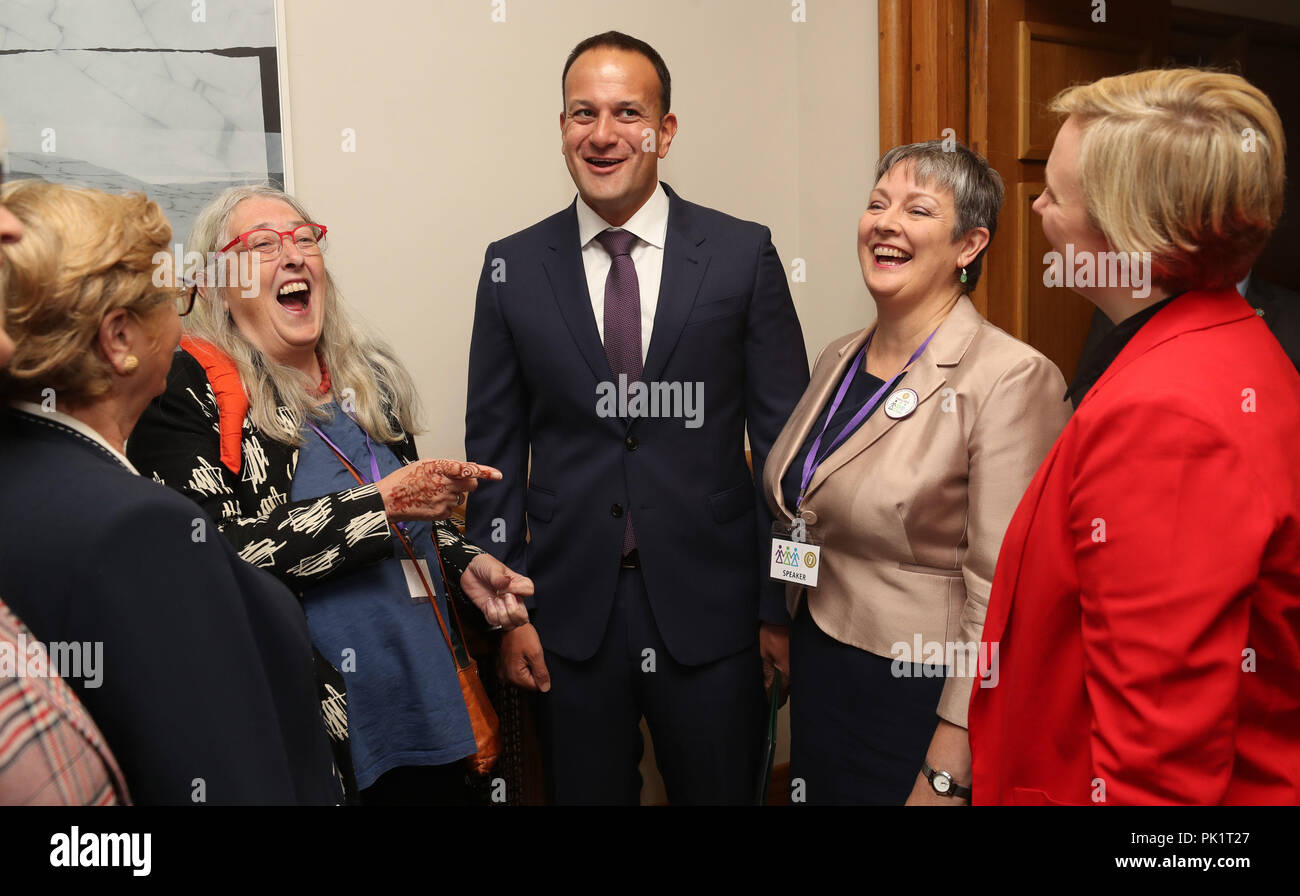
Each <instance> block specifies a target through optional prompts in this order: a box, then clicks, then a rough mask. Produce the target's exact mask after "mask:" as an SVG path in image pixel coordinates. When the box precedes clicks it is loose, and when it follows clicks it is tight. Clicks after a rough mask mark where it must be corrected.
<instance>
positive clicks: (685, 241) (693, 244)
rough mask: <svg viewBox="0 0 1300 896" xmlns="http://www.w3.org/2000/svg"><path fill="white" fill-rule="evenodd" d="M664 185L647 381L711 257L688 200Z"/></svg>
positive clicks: (678, 330) (660, 365)
mask: <svg viewBox="0 0 1300 896" xmlns="http://www.w3.org/2000/svg"><path fill="white" fill-rule="evenodd" d="M663 186H664V192H665V193H667V194H668V235H667V237H666V238H665V239H664V266H663V273H662V275H661V276H660V279H659V302H658V304H657V306H656V308H655V322H654V330H653V332H652V333H651V336H650V350H649V351H648V352H647V353H646V359H645V366H644V371H643V373H642V376H641V378H642V379H643V380H645V382H647V383H650V382H655V381H657V380H658V379H659V378H660V377H661V376H662V375H663V372H664V367H665V366H667V364H668V358H669V357H670V356H671V355H672V353H673V349H674V348H675V347H676V345H677V340H678V339H679V338H680V337H681V335H682V327H684V326H685V325H686V319H687V318H688V317H690V315H691V309H692V308H694V307H695V297H696V296H697V295H698V294H699V291H700V284H701V283H703V282H704V272H705V271H706V270H708V267H709V258H710V254H709V252H708V251H707V250H706V249H705V248H704V246H705V241H706V237H705V235H704V234H702V233H699V232H697V231H696V230H695V228H694V226H693V225H694V220H693V216H692V215H691V213H690V206H689V203H687V202H685V201H684V200H682V199H681V197H679V196H678V195H677V194H676V193H674V192H673V191H672V188H670V187H669V186H668V185H667V184H664V185H663ZM575 221H576V217H575ZM575 226H576V225H575Z"/></svg>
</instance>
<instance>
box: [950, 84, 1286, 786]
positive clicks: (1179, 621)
mask: <svg viewBox="0 0 1300 896" xmlns="http://www.w3.org/2000/svg"><path fill="white" fill-rule="evenodd" d="M1053 108H1054V110H1055V111H1057V112H1058V113H1060V114H1064V115H1066V116H1068V117H1067V119H1066V121H1065V123H1064V125H1063V126H1062V127H1061V131H1060V133H1059V134H1058V136H1057V139H1056V143H1055V145H1054V147H1053V149H1052V153H1051V157H1050V158H1049V160H1048V163H1047V177H1046V182H1047V189H1046V190H1044V192H1043V194H1042V196H1041V197H1039V199H1038V200H1037V201H1036V202H1035V204H1034V210H1035V211H1037V212H1038V213H1039V215H1041V216H1042V219H1043V231H1044V233H1045V234H1046V235H1047V237H1048V239H1049V241H1050V242H1051V243H1052V246H1053V249H1054V253H1053V254H1049V256H1048V258H1046V259H1044V261H1045V263H1048V264H1049V265H1051V267H1049V269H1048V271H1047V272H1046V273H1045V275H1044V276H1045V278H1046V279H1045V281H1044V282H1056V283H1061V284H1064V285H1069V286H1072V287H1073V288H1074V290H1075V291H1076V292H1078V293H1080V294H1082V295H1084V296H1085V297H1087V298H1088V299H1090V300H1091V301H1093V302H1094V303H1095V304H1096V305H1097V306H1098V307H1099V308H1100V309H1101V310H1102V312H1104V313H1105V314H1106V315H1107V316H1108V317H1109V318H1110V319H1111V320H1113V321H1116V322H1118V326H1117V327H1116V330H1115V332H1114V333H1112V334H1111V335H1110V336H1108V337H1107V341H1106V342H1104V343H1102V344H1101V345H1099V346H1098V348H1097V350H1096V351H1095V352H1094V353H1093V354H1092V355H1091V356H1090V357H1089V358H1085V359H1084V361H1083V363H1081V365H1080V367H1079V373H1078V375H1077V376H1076V377H1075V381H1074V383H1072V384H1071V387H1070V393H1069V397H1070V398H1072V399H1073V400H1074V402H1075V403H1076V406H1077V410H1076V411H1075V414H1074V416H1073V417H1072V418H1071V420H1070V422H1069V424H1067V426H1066V427H1065V430H1064V431H1063V432H1062V434H1061V436H1060V438H1059V439H1058V440H1057V442H1056V445H1055V446H1054V447H1053V448H1052V451H1051V452H1050V453H1049V454H1048V457H1047V459H1046V460H1045V461H1044V462H1043V465H1042V467H1041V468H1040V469H1039V470H1038V474H1037V476H1036V477H1035V478H1034V480H1033V482H1032V483H1031V484H1030V486H1029V489H1028V491H1027V492H1026V493H1025V497H1024V499H1023V500H1022V501H1021V503H1020V506H1019V508H1018V510H1017V511H1016V514H1015V516H1014V517H1013V519H1012V521H1011V524H1010V527H1009V528H1008V530H1007V534H1006V537H1005V539H1004V541H1003V545H1002V552H1001V554H1000V556H999V559H998V566H997V572H996V575H995V578H994V583H993V590H992V594H991V597H990V600H989V609H988V615H987V618H986V621H985V626H984V639H985V642H986V644H985V647H984V649H982V650H981V652H980V655H981V656H986V655H987V656H989V657H990V660H991V661H990V663H989V669H988V670H987V676H986V680H985V681H983V682H981V685H982V686H981V687H977V688H975V689H974V693H973V696H972V699H971V707H970V714H969V724H970V741H971V750H972V759H973V775H974V784H973V789H974V802H976V803H985V804H988V803H1021V804H1054V803H1076V804H1077V803H1099V804H1129V803H1147V804H1152V803H1161V804H1164V803H1210V804H1212V803H1287V804H1295V803H1300V466H1297V465H1296V463H1295V452H1296V449H1297V446H1298V445H1300V376H1297V373H1296V370H1295V368H1294V367H1293V366H1292V365H1291V364H1290V362H1289V361H1288V360H1287V357H1286V355H1285V354H1284V353H1283V351H1282V349H1281V348H1280V347H1279V345H1278V343H1277V341H1276V340H1275V339H1273V338H1272V336H1271V335H1270V334H1269V331H1268V328H1267V327H1266V326H1265V324H1264V323H1263V321H1261V320H1260V319H1259V318H1258V317H1257V316H1256V315H1255V313H1254V311H1253V310H1252V309H1251V308H1250V306H1249V305H1247V304H1246V302H1245V301H1244V300H1243V299H1242V297H1241V296H1240V295H1239V294H1238V293H1237V292H1236V290H1235V288H1234V286H1233V284H1234V283H1236V282H1237V281H1238V280H1240V279H1241V277H1242V276H1243V275H1244V274H1245V272H1246V271H1247V270H1248V269H1249V268H1250V266H1251V264H1252V263H1253V262H1254V260H1255V258H1256V257H1257V256H1258V254H1259V252H1260V250H1261V249H1262V248H1263V246H1264V243H1265V241H1266V240H1267V238H1268V235H1269V233H1270V231H1271V230H1272V228H1273V226H1274V225H1275V224H1276V222H1277V219H1278V216H1279V215H1280V213H1281V209H1282V186H1283V180H1284V156H1285V145H1284V138H1283V134H1282V125H1281V122H1280V121H1279V119H1278V115H1277V112H1276V110H1275V109H1274V108H1273V105H1272V103H1270V102H1269V100H1268V98H1267V97H1266V96H1265V95H1264V94H1263V93H1262V92H1260V91H1259V90H1257V89H1256V88H1254V87H1252V86H1251V85H1250V84H1249V83H1247V82H1246V81H1245V80H1243V79H1242V78H1240V77H1237V76H1235V75H1228V74H1222V73H1211V72H1202V71H1198V70H1193V69H1173V70H1164V71H1147V72H1138V73H1135V74H1130V75H1124V76H1122V77H1116V78H1105V79H1103V80H1101V81H1097V82H1095V83H1093V84H1088V85H1084V86H1080V87H1074V88H1071V89H1069V90H1067V91H1065V92H1064V93H1062V94H1061V95H1060V96H1059V97H1057V99H1056V100H1055V101H1054V103H1053ZM1117 251H1118V252H1123V253H1130V252H1132V253H1138V254H1136V255H1134V256H1126V258H1125V260H1126V261H1128V262H1130V263H1129V264H1128V265H1121V264H1120V262H1119V260H1118V256H1116V255H1114V254H1110V255H1104V254H1102V253H1114V252H1117ZM1143 253H1149V254H1143ZM1132 262H1136V264H1133V263H1132ZM1125 268H1127V270H1125ZM1125 274H1127V277H1125V276H1123V275H1125ZM1145 274H1149V277H1145V276H1144V275H1145Z"/></svg>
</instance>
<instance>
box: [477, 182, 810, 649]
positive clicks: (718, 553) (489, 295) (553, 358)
mask: <svg viewBox="0 0 1300 896" xmlns="http://www.w3.org/2000/svg"><path fill="white" fill-rule="evenodd" d="M665 190H666V192H667V193H668V198H669V211H668V233H667V238H666V241H665V243H664V258H663V276H662V281H661V285H660V292H659V302H658V306H657V310H656V312H655V321H654V330H653V333H652V336H651V339H650V348H649V352H648V354H647V357H646V359H645V365H644V372H643V381H644V382H645V383H647V384H650V383H655V382H658V383H666V384H681V387H682V389H683V390H684V389H686V388H691V389H696V390H698V389H699V388H702V389H703V400H702V412H699V413H700V414H701V417H700V420H699V423H700V425H699V426H698V427H696V426H694V425H692V426H691V427H688V426H686V425H685V423H686V421H685V420H684V419H683V418H682V417H681V416H658V417H649V416H646V417H633V418H630V419H628V418H619V417H617V416H614V417H611V416H601V415H599V414H598V413H597V399H598V386H599V384H601V383H612V382H614V377H613V375H612V373H611V372H610V367H609V362H608V361H607V359H606V356H605V350H604V346H603V345H602V344H601V340H600V335H599V332H598V330H597V328H596V321H595V317H594V315H593V314H592V307H591V299H590V295H589V293H588V290H587V280H586V274H585V269H584V267H583V263H582V254H581V247H580V246H579V244H578V239H579V237H578V216H577V211H576V200H575V204H573V205H570V206H569V207H568V208H567V209H565V210H564V211H562V212H560V213H559V214H556V215H553V216H551V217H550V218H547V219H546V220H544V221H542V222H540V223H538V224H536V225H534V226H532V227H529V228H528V229H526V230H523V231H520V232H519V233H516V234H514V235H513V236H510V237H507V238H505V239H503V240H500V241H498V242H495V243H493V244H492V245H490V246H488V249H487V255H486V258H485V259H484V265H483V273H482V276H481V278H480V280H479V288H478V300H477V304H476V307H475V312H474V334H473V339H472V342H471V345H470V360H469V396H468V405H467V410H466V415H465V450H466V457H467V458H469V459H470V460H474V461H480V462H482V463H487V464H491V465H493V466H496V467H499V468H500V469H501V470H502V471H503V473H504V474H505V478H504V480H503V481H501V482H495V483H486V482H485V483H481V484H480V485H479V488H478V490H477V491H475V492H474V494H473V495H472V496H471V497H470V499H469V506H468V510H467V513H468V520H469V535H470V538H471V540H472V541H473V542H474V543H476V544H478V545H479V546H480V547H482V548H484V549H485V550H489V551H492V552H493V553H494V554H495V555H496V556H498V557H500V558H501V559H502V560H503V561H505V562H506V563H507V564H508V565H510V566H511V567H512V568H514V569H515V570H517V571H520V572H524V573H526V574H527V575H529V576H531V577H532V578H533V580H534V582H535V583H536V586H537V596H536V599H535V601H533V602H532V604H531V607H530V609H531V610H532V611H534V612H533V617H534V619H533V621H534V624H535V625H536V626H537V629H538V632H539V634H540V636H541V639H542V644H543V645H544V646H545V647H546V648H547V649H549V650H552V651H554V652H556V653H557V654H559V655H560V656H563V657H566V658H568V659H573V660H583V659H587V658H589V657H591V656H592V655H593V654H594V653H595V652H596V650H597V649H598V648H599V646H600V644H601V641H602V638H603V635H604V631H605V626H606V623H607V621H608V619H609V613H610V609H611V607H612V603H613V599H614V593H615V586H616V582H617V577H618V574H619V559H620V556H621V554H622V547H623V529H624V525H625V520H624V518H623V514H624V513H625V512H626V510H627V509H629V508H630V510H631V513H632V519H633V523H634V526H635V531H636V537H637V547H638V550H639V552H640V557H641V567H642V573H643V576H644V579H645V585H646V590H647V592H648V595H649V600H650V604H651V608H652V610H653V612H654V616H655V621H656V623H657V624H658V626H659V630H660V633H661V634H662V635H663V639H664V642H665V644H666V645H667V647H668V649H669V651H670V652H671V653H672V655H673V658H674V659H676V660H677V661H678V662H681V663H685V664H688V665H697V664H702V663H706V662H710V661H712V660H715V659H719V658H721V657H724V656H728V655H730V654H732V653H735V652H737V651H739V650H742V649H744V648H746V647H748V646H750V645H752V644H753V643H754V642H755V641H756V639H757V634H758V624H759V620H760V618H761V619H762V620H765V621H770V622H786V621H788V618H789V617H788V616H787V615H786V610H785V604H784V599H783V592H782V589H781V587H780V585H779V583H776V582H773V581H771V580H770V579H769V578H768V575H767V571H768V568H767V566H768V565H767V553H768V544H769V538H770V528H771V514H770V511H769V510H768V508H767V506H766V502H765V501H764V500H763V495H762V490H761V488H756V487H755V482H756V481H757V482H761V481H762V475H763V462H764V460H765V459H766V458H767V453H768V451H769V449H770V448H771V447H772V443H773V442H774V441H775V440H776V437H777V435H778V434H779V433H780V431H781V428H782V427H783V426H784V424H785V421H786V419H787V418H788V417H789V416H790V412H791V411H792V410H793V408H794V406H795V404H797V403H798V401H799V397H800V396H801V395H802V394H803V391H804V388H805V387H806V386H807V384H808V358H807V354H806V351H805V348H804V341H803V332H802V330H801V329H800V326H799V319H798V317H797V315H796V314H795V310H794V303H793V301H792V300H791V297H790V289H789V286H788V285H787V283H786V277H785V269H784V268H783V267H782V264H781V260H780V258H778V256H777V253H776V249H775V248H774V247H773V246H772V241H771V234H770V232H769V231H768V229H767V228H766V227H763V226H761V225H759V224H754V223H751V222H748V221H741V220H738V219H736V218H732V217H730V216H728V215H724V214H722V213H720V212H717V211H713V210H711V209H707V208H704V207H702V206H699V205H695V204H693V203H690V202H686V201H685V200H683V199H681V198H680V197H679V196H677V194H676V193H674V192H673V191H672V190H671V189H669V188H668V187H667V185H665ZM695 384H702V385H701V386H696V385H695ZM746 427H748V431H749V443H750V448H751V451H752V457H753V463H754V470H753V473H752V474H751V473H750V471H749V469H748V468H747V467H746V464H745V430H746ZM530 452H531V469H530ZM526 534H527V535H529V536H530V539H526V537H525V536H526Z"/></svg>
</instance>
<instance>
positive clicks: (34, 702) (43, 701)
mask: <svg viewBox="0 0 1300 896" xmlns="http://www.w3.org/2000/svg"><path fill="white" fill-rule="evenodd" d="M20 636H21V637H20ZM33 645H34V646H33ZM33 649H37V650H39V651H40V652H41V653H42V654H44V651H45V646H44V645H43V644H41V643H40V642H39V641H37V640H36V638H35V637H34V636H33V635H32V633H31V631H30V630H29V629H28V628H27V627H26V626H25V625H23V624H22V623H21V622H19V621H18V619H17V617H15V616H14V614H13V613H12V612H10V610H9V608H8V607H7V606H5V603H4V601H0V651H3V652H5V653H9V652H11V651H12V657H13V658H14V659H15V661H16V663H15V665H14V668H13V669H9V668H4V670H3V671H4V674H3V675H0V805H4V806H15V805H19V806H24V805H25V806H60V805H61V806H112V805H119V804H122V805H130V803H131V799H130V795H129V794H128V792H127V789H126V781H125V780H124V779H123V778H122V772H121V769H119V768H118V767H117V761H116V760H114V759H113V754H112V753H111V752H109V749H108V744H106V743H105V742H104V736H103V735H102V734H100V733H99V729H98V728H97V727H96V726H95V723H94V722H93V721H92V720H91V718H90V715H89V714H88V713H87V712H86V710H85V708H84V707H83V706H82V705H81V701H79V700H78V699H77V697H76V695H75V694H73V692H72V689H71V688H69V687H68V686H67V684H65V683H64V681H63V679H61V678H59V677H58V676H57V675H54V674H53V673H52V672H50V671H49V668H50V662H49V656H48V655H44V656H43V657H42V660H43V661H42V662H40V663H39V665H38V664H37V662H36V661H34V660H33V659H32V657H31V651H32V650H33ZM22 654H26V656H27V663H26V665H30V666H32V667H35V668H40V669H42V670H46V673H47V674H41V675H26V676H24V675H22V674H21V669H22V666H21V665H19V664H22V663H23V656H22ZM4 665H5V666H8V663H7V662H6V663H4Z"/></svg>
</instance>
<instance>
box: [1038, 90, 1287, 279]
mask: <svg viewBox="0 0 1300 896" xmlns="http://www.w3.org/2000/svg"><path fill="white" fill-rule="evenodd" d="M1051 109H1052V111H1054V112H1057V113H1060V114H1062V115H1068V116H1073V117H1074V118H1075V119H1076V121H1077V123H1078V124H1079V126H1080V128H1081V141H1080V157H1079V177H1080V180H1081V182H1082V185H1083V194H1084V198H1085V200H1086V202H1087V206H1088V214H1089V215H1090V216H1091V218H1092V220H1093V223H1094V224H1095V225H1096V226H1097V229H1099V230H1100V231H1101V232H1102V233H1103V234H1104V235H1105V237H1106V239H1107V240H1108V241H1109V242H1110V244H1111V246H1112V248H1114V249H1115V250H1117V251H1121V252H1150V253H1151V264H1152V272H1153V273H1152V276H1153V279H1154V280H1155V282H1157V283H1159V284H1160V285H1162V286H1164V287H1165V288H1167V289H1169V290H1171V291H1182V290H1186V289H1190V288H1194V287H1208V288H1215V287H1221V286H1227V285H1229V284H1232V283H1236V282H1237V281H1239V280H1241V279H1242V278H1243V277H1244V276H1245V275H1246V272H1247V271H1249V270H1250V267H1251V265H1253V264H1254V262H1255V259H1256V258H1257V257H1258V256H1259V253H1260V252H1261V251H1263V248H1264V244H1265V242H1267V240H1268V236H1269V234H1270V233H1271V232H1272V231H1273V227H1274V226H1275V225H1276V224H1277V220H1278V218H1279V216H1280V215H1281V214H1282V197H1283V193H1282V190H1283V184H1284V182H1285V179H1286V138H1285V137H1284V136H1283V132H1282V122H1281V119H1280V118H1279V117H1278V114H1277V110H1276V109H1274V108H1273V104H1272V103H1271V102H1270V101H1269V98H1268V97H1267V96H1266V95H1265V94H1264V92H1263V91H1261V90H1260V89H1259V88H1257V87H1255V86H1253V85H1252V84H1251V83H1250V82H1248V81H1247V80H1246V79H1244V78H1242V77H1240V76H1238V75H1232V74H1227V73H1225V72H1216V71H1207V70H1203V69H1194V68H1178V69H1161V70H1154V71H1142V72H1134V73H1132V74H1128V75H1119V76H1116V77H1111V78H1102V79H1101V80H1100V81H1094V82H1093V83H1091V84H1084V85H1080V86H1076V87H1070V88H1068V89H1066V90H1064V91H1062V92H1061V93H1060V94H1059V95H1057V97H1056V98H1055V99H1054V100H1053V101H1052V103H1051Z"/></svg>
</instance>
